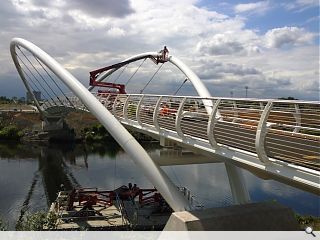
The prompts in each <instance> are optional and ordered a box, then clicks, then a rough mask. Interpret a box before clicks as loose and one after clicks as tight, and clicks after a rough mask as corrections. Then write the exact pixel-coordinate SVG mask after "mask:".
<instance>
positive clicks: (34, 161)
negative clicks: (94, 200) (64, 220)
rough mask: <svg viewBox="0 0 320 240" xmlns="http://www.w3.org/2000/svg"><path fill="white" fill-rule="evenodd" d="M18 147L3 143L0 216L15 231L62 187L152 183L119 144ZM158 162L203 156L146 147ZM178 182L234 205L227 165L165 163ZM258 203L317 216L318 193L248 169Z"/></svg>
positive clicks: (208, 199)
mask: <svg viewBox="0 0 320 240" xmlns="http://www.w3.org/2000/svg"><path fill="white" fill-rule="evenodd" d="M108 145H109V144H99V145H96V144H93V145H90V146H89V145H75V146H66V145H55V146H54V145H51V146H39V145H33V146H30V145H27V146H26V145H18V146H10V145H7V144H0V166H1V167H0V188H1V189H2V191H1V193H0V215H1V217H2V219H4V220H5V221H9V223H10V229H14V226H15V223H16V221H17V220H18V219H19V217H20V216H21V214H26V213H25V211H27V212H34V211H39V210H47V209H48V207H49V204H50V203H51V202H52V201H53V200H55V198H56V194H57V192H58V191H59V190H60V185H61V184H64V186H65V187H66V188H71V187H73V186H77V185H81V186H84V187H86V186H89V187H90V186H97V187H100V188H103V189H113V188H114V187H117V186H120V185H123V184H128V182H133V183H137V184H138V185H139V186H142V187H151V186H152V184H151V183H150V182H149V181H148V180H147V179H146V178H145V177H144V176H143V174H141V172H140V171H139V169H138V168H137V167H136V166H135V164H134V163H133V162H132V160H131V159H130V156H128V154H126V153H125V152H124V151H123V150H121V148H119V146H118V147H117V145H115V146H112V147H108ZM143 146H144V147H145V149H146V150H147V151H148V153H149V154H150V155H151V156H152V157H153V158H154V159H155V161H157V162H158V163H159V164H161V165H162V164H164V165H166V163H167V162H168V159H169V162H170V160H171V162H176V163H177V164H178V163H179V161H181V160H182V159H185V158H187V159H189V161H196V160H197V159H202V158H203V157H202V156H199V155H194V154H192V153H190V152H187V151H184V150H183V151H181V149H172V148H170V149H168V148H159V146H158V144H152V145H150V144H146V145H143ZM163 169H164V170H165V172H166V173H167V174H168V175H169V176H170V178H171V179H172V180H173V181H174V183H175V184H176V185H178V186H185V187H187V188H188V189H190V190H191V192H192V194H194V196H195V198H196V199H197V200H198V201H199V202H200V203H202V204H203V205H204V207H205V208H210V207H220V206H228V205H232V204H233V200H232V194H231V191H230V188H229V186H228V177H227V173H226V170H225V167H224V164H223V163H215V164H213V163H210V164H193V165H176V166H163ZM243 173H244V177H245V181H246V183H247V186H248V190H249V192H250V196H251V199H252V201H253V202H255V201H266V200H276V201H278V202H280V203H282V204H284V205H287V206H289V207H292V208H293V209H294V210H295V211H296V212H298V213H301V214H308V215H316V214H317V212H318V210H319V209H318V196H317V195H314V194H311V193H307V192H304V191H301V190H298V189H296V188H292V187H289V186H286V185H284V184H281V183H279V182H277V181H274V180H272V179H270V180H263V178H262V179H261V178H259V177H258V178H257V177H256V176H255V174H257V173H256V172H253V174H252V173H250V172H248V171H243Z"/></svg>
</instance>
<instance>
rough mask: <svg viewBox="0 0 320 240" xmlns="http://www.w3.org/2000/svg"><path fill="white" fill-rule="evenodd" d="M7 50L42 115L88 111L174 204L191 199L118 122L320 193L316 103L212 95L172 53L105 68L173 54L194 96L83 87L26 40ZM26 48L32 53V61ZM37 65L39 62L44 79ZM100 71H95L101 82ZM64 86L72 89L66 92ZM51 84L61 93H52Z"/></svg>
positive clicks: (163, 141) (15, 41) (185, 206)
mask: <svg viewBox="0 0 320 240" xmlns="http://www.w3.org/2000/svg"><path fill="white" fill-rule="evenodd" d="M21 49H22V50H21ZM19 51H20V52H21V53H20V54H19ZM11 54H12V57H13V60H14V63H15V65H16V67H17V70H18V72H19V75H20V77H21V79H22V80H23V82H24V84H25V86H26V88H27V90H28V91H29V92H30V94H31V95H32V96H33V98H34V103H35V105H36V106H37V107H38V109H39V112H40V114H41V116H42V118H43V119H54V118H57V119H59V118H63V116H65V115H66V114H67V113H68V112H69V111H79V110H81V111H89V112H91V113H92V114H93V115H95V116H96V117H97V118H98V120H99V121H100V122H101V123H102V124H103V125H104V126H105V127H106V128H107V130H108V131H109V132H110V133H111V135H112V136H113V137H114V138H115V139H116V140H117V141H118V142H119V144H120V145H121V146H122V147H123V149H124V150H125V151H127V152H128V153H129V154H131V155H132V158H133V160H134V161H135V162H136V164H137V165H138V166H139V167H140V168H141V169H142V171H143V172H144V174H145V175H146V176H147V177H148V178H149V179H150V181H151V182H152V183H153V185H154V186H155V187H156V188H157V189H158V190H159V191H160V192H161V194H162V195H163V196H164V198H165V199H166V200H167V202H168V203H169V204H170V206H172V208H173V209H174V210H175V211H179V210H182V209H189V207H188V204H187V203H186V202H185V201H184V200H183V197H180V195H179V193H178V192H177V191H176V189H175V186H174V185H173V184H172V182H171V181H170V179H168V178H167V176H166V175H165V174H164V172H163V171H162V170H161V168H160V167H159V166H157V164H155V163H154V162H153V161H152V159H151V158H150V157H149V156H148V155H147V153H146V152H145V151H144V150H143V149H142V147H141V146H140V145H139V144H138V143H137V142H136V141H135V139H133V137H132V136H131V135H130V134H129V133H128V132H127V131H126V130H125V129H124V128H123V127H122V126H125V127H126V128H131V129H134V130H135V131H139V132H142V133H145V134H148V135H150V136H152V137H154V138H155V139H159V140H160V143H161V144H162V145H179V146H181V147H184V148H188V149H190V150H192V151H194V152H196V153H200V154H202V155H205V156H207V157H208V160H203V159H199V162H198V163H204V162H210V161H223V162H225V163H226V164H228V165H229V166H230V165H236V166H238V167H241V168H245V169H253V170H254V171H257V172H260V173H263V174H265V175H266V176H269V175H272V176H273V177H275V178H276V179H279V180H280V181H283V182H285V183H287V184H290V185H295V186H299V187H301V188H303V189H305V190H308V191H312V192H315V193H316V194H320V184H319V177H320V103H319V102H313V101H297V100H291V101H289V100H273V99H249V98H242V99H241V98H215V97H211V96H210V95H209V94H208V92H207V91H206V89H205V87H204V86H203V85H202V83H201V81H200V80H199V79H198V78H197V77H196V76H195V74H194V73H193V72H192V71H191V70H190V69H188V68H187V67H186V66H185V65H184V64H182V63H181V61H179V60H178V59H176V58H174V57H172V56H170V57H169V58H168V59H163V58H162V55H157V54H159V53H147V54H141V55H137V56H136V57H133V58H130V59H129V60H125V61H124V62H122V63H120V64H116V65H113V66H111V67H108V68H105V69H104V71H107V75H108V74H109V75H110V74H112V73H113V72H116V70H118V69H120V68H121V67H124V66H126V65H127V64H129V63H131V62H132V61H135V60H137V59H139V60H141V59H143V58H153V60H154V61H155V62H156V64H158V63H164V62H166V61H171V63H172V64H174V65H176V66H177V67H178V68H179V69H180V70H181V71H182V72H184V73H185V74H186V76H187V77H188V78H189V79H190V81H191V80H192V79H193V85H194V87H195V88H196V90H197V91H198V93H199V97H195V96H177V95H151V94H124V93H122V94H118V93H112V92H93V89H92V87H91V88H89V90H91V91H89V90H88V89H86V88H85V87H84V86H83V85H82V84H81V83H80V82H79V81H78V80H77V79H76V78H74V77H73V76H72V75H71V74H70V73H69V72H67V71H66V70H65V69H64V68H62V67H61V66H60V65H59V64H58V63H57V62H56V61H55V60H53V59H52V58H51V57H50V56H49V55H47V54H46V53H45V52H43V51H42V50H41V49H39V48H38V47H36V46H35V45H33V44H32V43H30V42H28V41H26V40H23V39H13V41H12V43H11ZM27 54H29V55H30V56H31V57H33V58H34V59H35V61H34V63H33V64H32V63H31V61H30V57H27ZM161 54H162V53H161ZM163 56H164V55H163ZM24 58H25V59H24ZM28 63H31V65H30V67H27V64H28ZM39 68H43V70H44V75H47V79H46V80H45V78H44V77H43V75H41V74H40V70H39ZM105 77H106V76H104V77H100V81H102V80H103V79H104V78H105ZM153 77H154V76H153ZM47 81H52V82H53V83H54V84H52V83H51V84H52V85H50V83H48V82H47ZM37 86H38V88H37V89H38V90H41V89H46V90H45V91H46V93H47V95H48V96H49V97H47V99H46V100H45V101H39V100H38V99H36V98H35V96H34V95H33V94H32V93H33V91H35V90H36V87H37ZM46 86H48V87H46ZM49 86H51V87H49ZM62 86H67V87H68V89H69V90H71V91H72V93H71V94H70V93H65V91H63V87H62ZM41 87H43V88H41ZM45 87H46V88H45ZM54 89H55V90H56V91H58V92H59V94H54ZM50 121H51V120H50ZM119 122H120V123H121V124H122V126H121V124H119ZM181 164H184V162H183V160H181ZM185 164H187V162H185ZM232 171H234V173H235V175H238V177H239V174H237V173H236V171H235V170H232ZM238 179H239V181H230V184H231V185H234V186H233V188H234V190H232V192H233V193H235V195H238V196H240V197H238V203H242V202H246V201H248V199H249V198H248V196H246V194H245V193H244V192H245V191H242V193H239V192H241V190H239V188H245V187H244V186H241V185H242V184H239V183H237V182H241V177H240V178H238ZM231 188H232V186H231ZM237 192H238V194H237ZM178 195H179V196H178ZM241 199H242V200H241Z"/></svg>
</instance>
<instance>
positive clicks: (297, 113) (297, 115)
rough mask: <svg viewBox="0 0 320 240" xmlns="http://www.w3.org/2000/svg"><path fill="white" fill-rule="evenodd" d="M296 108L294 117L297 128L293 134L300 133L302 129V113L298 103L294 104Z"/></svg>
mask: <svg viewBox="0 0 320 240" xmlns="http://www.w3.org/2000/svg"><path fill="white" fill-rule="evenodd" d="M294 108H295V113H293V116H294V119H295V120H296V126H295V128H294V130H293V132H295V133H298V132H299V131H300V128H301V112H300V108H299V105H298V104H297V103H296V104H294Z"/></svg>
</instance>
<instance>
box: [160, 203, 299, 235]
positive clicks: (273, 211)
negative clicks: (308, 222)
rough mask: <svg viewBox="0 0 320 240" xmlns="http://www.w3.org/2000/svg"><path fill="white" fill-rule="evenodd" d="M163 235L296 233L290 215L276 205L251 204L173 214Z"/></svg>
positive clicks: (294, 222)
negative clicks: (257, 232)
mask: <svg viewBox="0 0 320 240" xmlns="http://www.w3.org/2000/svg"><path fill="white" fill-rule="evenodd" d="M164 230H165V231H297V230H300V229H299V225H298V222H297V221H296V219H295V217H294V213H293V211H292V210H291V209H290V208H288V207H285V206H282V205H281V204H279V203H273V202H266V203H250V204H242V205H235V206H230V207H223V208H212V209H205V210H197V211H190V212H189V211H183V212H174V213H172V214H171V216H170V218H169V220H168V222H167V224H166V226H165V228H164Z"/></svg>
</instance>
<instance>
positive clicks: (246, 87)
mask: <svg viewBox="0 0 320 240" xmlns="http://www.w3.org/2000/svg"><path fill="white" fill-rule="evenodd" d="M244 88H245V89H246V98H247V97H248V88H249V87H248V86H245V87H244Z"/></svg>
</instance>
